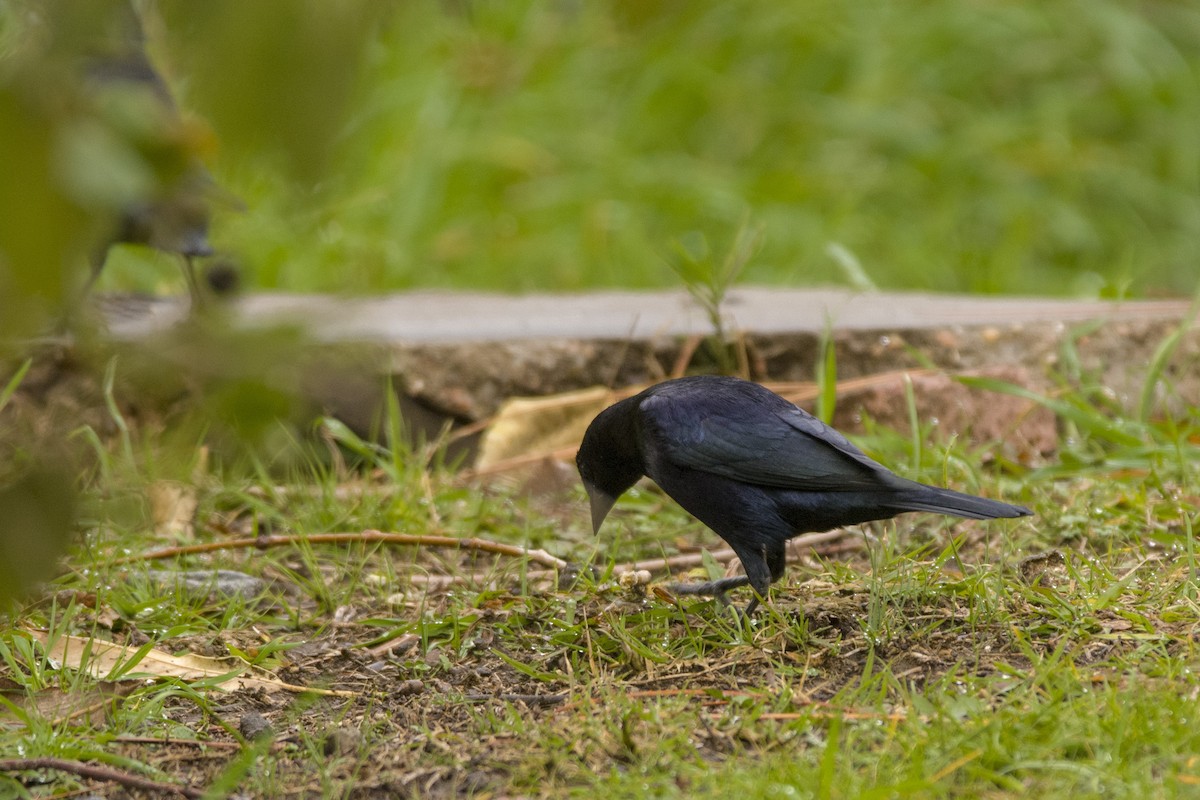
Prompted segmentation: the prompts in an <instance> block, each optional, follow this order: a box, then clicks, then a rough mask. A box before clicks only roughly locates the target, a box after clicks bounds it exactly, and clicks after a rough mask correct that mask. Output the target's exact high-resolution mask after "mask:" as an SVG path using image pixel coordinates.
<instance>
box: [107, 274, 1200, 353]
mask: <svg viewBox="0 0 1200 800" xmlns="http://www.w3.org/2000/svg"><path fill="white" fill-rule="evenodd" d="M122 302H123V304H124V307H123V308H122V309H121V310H120V311H119V313H110V315H109V319H110V330H111V331H112V333H113V334H114V335H115V336H117V337H118V338H122V339H128V338H132V339H136V338H138V337H141V336H145V335H149V334H151V333H153V332H155V331H161V330H164V329H165V328H167V327H169V326H170V325H172V324H174V323H175V322H178V321H179V320H180V319H181V318H182V317H183V316H184V315H186V306H185V305H184V304H183V303H182V302H181V301H176V300H170V299H141V300H136V299H128V300H123V301H122ZM1188 308H1189V302H1188V301H1186V300H1140V301H1127V302H1112V303H1110V302H1100V301H1075V300H1063V299H1054V298H1031V297H976V296H961V295H938V294H924V293H913V292H855V291H850V290H846V289H789V288H768V287H745V288H738V289H736V290H734V291H732V292H731V293H730V294H729V296H728V298H727V301H726V303H725V305H724V307H723V312H724V313H723V316H724V319H725V321H726V326H727V329H729V330H731V331H732V330H737V331H741V332H743V333H746V334H768V335H778V334H789V333H819V332H821V331H822V330H824V329H825V328H826V326H827V325H830V326H832V328H833V329H834V330H844V331H869V330H929V329H940V328H955V327H978V326H997V325H999V326H1009V325H1016V324H1030V323H1065V324H1072V323H1078V322H1084V321H1087V320H1092V319H1106V320H1111V321H1126V320H1148V319H1180V318H1182V317H1183V316H1184V315H1185V314H1186V313H1187V311H1188ZM230 310H231V312H232V314H233V317H234V319H235V320H236V321H238V322H239V323H242V324H249V325H255V326H258V325H264V326H271V325H279V324H290V325H299V326H301V327H302V328H303V329H304V330H305V331H306V332H307V333H308V334H309V335H310V336H311V337H312V338H313V339H316V340H318V341H323V342H369V343H374V344H385V343H387V344H438V343H463V342H472V341H475V342H500V341H511V340H531V339H552V340H568V339H571V340H646V339H652V338H655V337H662V336H687V335H694V334H700V335H704V334H708V333H711V332H712V325H711V323H710V322H709V320H708V318H707V316H706V314H705V313H704V311H703V310H702V309H701V308H700V307H699V306H697V304H696V303H695V302H694V301H693V300H692V299H691V297H690V296H689V295H688V294H687V293H686V292H682V291H659V292H596V293H590V294H570V295H568V294H561V295H550V294H542V295H524V296H510V295H495V294H482V293H473V292H410V293H404V294H394V295H387V296H384V297H367V298H352V297H331V296H324V295H297V294H281V293H264V294H253V295H249V296H246V297H243V298H240V299H238V300H236V301H234V303H233V304H232V306H231V309H230Z"/></svg>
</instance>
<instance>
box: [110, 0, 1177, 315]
mask: <svg viewBox="0 0 1200 800" xmlns="http://www.w3.org/2000/svg"><path fill="white" fill-rule="evenodd" d="M397 5H398V7H397V8H395V9H394V10H393V12H392V14H391V16H389V17H387V18H386V20H385V21H384V23H383V25H382V27H381V28H380V30H379V31H378V33H377V35H376V36H375V37H374V39H373V41H372V43H371V45H370V47H368V48H367V49H366V52H365V54H364V60H365V65H364V67H363V69H362V72H361V75H360V80H359V85H358V88H357V90H356V91H354V92H353V93H352V94H351V96H350V100H349V101H348V103H347V108H346V109H345V120H344V122H343V124H342V125H341V127H340V129H339V131H340V132H339V135H338V136H337V137H336V139H335V140H334V141H333V144H332V145H331V146H330V147H329V148H328V152H327V153H326V154H327V155H328V164H327V165H326V167H325V169H324V172H323V173H322V174H321V177H320V182H319V185H318V186H317V188H316V189H314V188H313V183H312V179H311V178H309V179H308V180H307V181H302V182H293V181H290V180H289V179H288V178H287V177H285V176H286V175H287V174H289V173H287V172H286V171H284V170H283V169H281V168H279V164H280V163H281V162H283V161H284V160H285V159H284V158H282V157H281V155H280V153H279V152H275V151H273V150H271V148H270V147H269V146H268V145H260V146H259V147H258V148H257V149H254V148H249V147H242V146H240V144H241V142H242V140H241V139H239V138H238V134H239V133H240V132H241V129H240V128H239V127H237V126H236V125H228V126H226V128H225V129H222V127H221V126H220V125H218V126H217V134H218V135H224V138H225V139H226V141H225V143H224V146H223V148H222V150H221V151H220V152H219V154H218V156H217V157H216V158H215V159H214V161H213V165H214V169H215V171H216V173H217V175H218V177H219V180H220V182H221V183H222V184H223V185H225V186H226V187H227V188H228V189H229V190H230V191H231V192H232V193H233V194H235V195H237V196H239V197H241V198H242V200H243V201H244V203H245V206H246V210H245V212H244V213H237V212H234V211H232V210H229V211H228V212H227V213H224V214H222V215H221V219H220V221H219V225H218V228H217V239H218V240H219V242H220V244H221V245H222V246H223V247H226V248H228V249H230V250H232V251H233V252H234V253H236V254H239V255H240V256H241V257H242V258H243V260H244V262H245V264H246V266H247V267H248V271H249V274H250V276H251V283H252V285H257V286H261V287H280V288H285V289H294V290H301V291H312V290H321V291H345V290H349V291H361V292H377V291H383V290H395V289H409V288H416V287H453V288H468V289H494V290H500V291H525V290H581V289H588V288H594V287H623V288H628V287H665V286H675V285H677V279H676V277H675V275H674V274H673V272H672V270H671V268H670V266H669V262H670V261H671V259H672V246H673V245H672V243H673V242H676V241H679V240H687V238H688V237H696V236H704V237H706V238H707V239H708V240H709V242H710V243H711V245H712V250H713V252H716V253H724V252H726V251H728V250H729V249H730V247H729V243H730V242H732V241H733V240H734V238H735V237H736V235H737V232H738V231H739V230H740V229H741V228H742V226H743V222H744V221H745V220H749V221H750V223H751V224H752V225H753V226H755V227H756V228H757V227H761V230H762V247H761V249H760V250H759V252H758V253H757V255H756V256H755V258H754V259H753V261H752V262H751V263H749V264H748V265H747V266H746V268H745V270H744V273H743V276H742V279H743V280H745V281H746V282H749V283H767V284H787V285H811V284H842V285H859V284H861V283H862V280H863V277H864V276H868V275H869V276H870V278H869V279H868V280H869V281H870V282H873V283H874V284H875V285H877V286H879V287H881V288H891V289H895V288H905V289H932V290H938V291H971V292H1009V293H1031V294H1067V295H1082V296H1106V297H1121V296H1153V295H1161V294H1173V295H1179V294H1189V293H1190V292H1191V291H1192V290H1193V288H1194V285H1195V265H1196V264H1195V242H1196V241H1197V239H1198V237H1200V222H1198V221H1197V220H1200V207H1198V203H1200V200H1198V199H1197V198H1198V197H1200V157H1198V156H1197V150H1196V147H1195V130H1194V128H1195V126H1194V120H1195V119H1196V117H1197V115H1200V12H1198V11H1197V10H1196V9H1195V8H1194V7H1193V6H1192V5H1191V4H1189V3H1186V2H1172V1H1170V0H1168V1H1165V2H1156V3H1143V4H1134V5H1131V4H1129V3H1125V2H1119V1H1118V0H1094V1H1093V2H1077V1H1076V0H1049V2H1043V3H1018V4H1011V3H1010V4H987V3H984V4H979V3H974V4H972V3H967V4H964V3H961V2H954V1H953V0H938V1H937V2H932V3H929V2H915V1H912V0H906V1H905V2H899V3H892V4H885V5H879V4H876V3H867V2H814V3H805V4H782V5H781V4H762V3H752V2H699V3H676V2H653V3H617V2H613V3H549V4H548V3H537V2H515V3H513V2H471V3H468V4H462V5H459V6H447V5H445V4H429V3H406V4H397ZM248 13H249V12H248ZM261 13H262V14H263V15H268V14H269V15H275V14H276V13H277V11H275V10H263V11H262V12H261ZM168 16H170V15H168ZM176 16H179V14H178V12H176ZM209 33H210V35H211V36H213V37H215V38H216V41H207V40H205V39H203V38H202V37H196V36H192V37H191V38H188V37H187V36H186V35H185V32H183V31H180V32H177V33H176V34H175V36H174V38H171V39H169V44H171V45H172V46H174V48H175V53H174V56H175V58H174V61H175V62H176V64H181V63H182V64H186V65H189V66H191V67H193V68H194V69H198V70H201V71H205V70H208V71H209V72H204V74H202V75H200V76H193V78H192V79H191V80H181V81H180V91H181V93H183V94H184V95H185V97H186V96H187V95H188V87H189V85H191V84H194V83H200V84H203V85H205V86H208V87H209V89H210V91H209V92H208V94H203V93H192V94H193V97H192V98H191V99H192V101H193V102H192V105H193V106H194V107H196V109H197V110H198V111H199V112H201V113H202V114H207V116H209V117H210V118H212V119H215V120H217V121H223V120H227V119H229V118H230V116H231V109H230V107H234V111H236V109H238V108H242V107H244V106H245V105H246V104H247V101H246V99H245V97H244V96H243V95H244V94H245V93H246V92H252V91H253V82H252V83H251V84H250V85H249V88H248V86H247V85H246V84H244V83H238V84H237V85H231V84H230V80H229V76H228V75H226V74H225V72H224V69H225V66H224V65H225V63H226V61H225V60H223V59H222V58H220V57H219V56H220V54H221V53H222V52H224V51H223V50H222V49H221V48H222V47H223V46H224V45H225V44H227V42H225V41H224V40H223V39H221V38H220V29H210V30H209ZM206 54H208V55H210V56H212V57H209V58H205V57H204V56H205V55H206ZM170 55H171V52H170V50H169V49H168V51H167V56H168V57H170ZM292 57H293V58H302V54H300V55H297V54H292ZM289 63H290V62H281V63H280V64H278V65H276V67H275V69H276V70H277V71H279V72H283V71H286V70H288V69H290V68H291V67H290V66H289ZM262 68H263V69H264V70H269V69H270V65H269V64H265V65H263V67H262ZM181 77H184V78H186V76H181ZM274 79H275V76H274V75H273V73H272V74H271V75H267V74H266V73H264V75H263V76H262V77H261V79H260V81H258V83H261V84H262V86H263V89H262V92H263V93H264V102H266V101H269V100H271V98H270V97H266V96H265V95H266V93H267V92H272V91H275V88H274V87H275V83H273V82H272V81H273V80H274ZM214 84H215V85H216V86H222V85H223V86H224V92H223V93H222V92H215V91H212V89H213V86H214ZM222 98H225V101H224V104H223V101H222ZM309 114H310V118H312V119H313V121H314V122H319V123H320V125H319V126H317V127H320V128H321V129H322V130H324V128H325V127H326V122H327V120H326V116H327V114H326V111H325V110H324V108H323V107H321V106H315V107H314V108H313V109H312V110H311V111H310V112H309ZM233 118H234V121H235V122H239V121H241V120H240V119H239V118H237V117H236V116H234V117H233ZM303 119H304V118H303V117H301V123H302V122H303ZM243 127H244V125H243ZM285 133H286V132H285V131H280V133H279V135H280V137H284V135H285ZM257 138H258V139H260V140H261V139H263V138H264V137H263V136H261V134H260V135H259V136H258V137H257ZM281 140H282V139H281ZM122 269H124V270H126V271H125V272H124V274H123V275H119V274H114V275H113V276H111V277H110V278H109V279H106V280H111V281H112V282H113V283H112V284H111V285H118V284H121V283H124V284H126V285H128V284H129V283H137V282H138V281H142V282H143V285H148V286H153V285H154V281H155V280H156V281H157V282H159V283H161V282H162V281H163V280H164V279H165V280H171V281H179V280H180V279H179V278H178V276H177V274H176V271H175V270H174V269H172V268H165V267H163V266H161V265H159V266H157V267H155V268H154V270H153V271H152V272H149V271H147V270H146V269H145V268H134V267H128V268H126V267H117V270H116V272H118V273H120V272H121V270H122ZM151 275H152V276H155V277H154V278H153V279H152V278H151ZM164 276H165V278H164Z"/></svg>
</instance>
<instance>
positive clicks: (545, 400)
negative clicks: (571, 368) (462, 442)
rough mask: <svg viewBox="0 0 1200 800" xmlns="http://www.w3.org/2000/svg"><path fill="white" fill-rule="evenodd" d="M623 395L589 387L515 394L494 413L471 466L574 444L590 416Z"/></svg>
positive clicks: (485, 466) (479, 467)
mask: <svg viewBox="0 0 1200 800" xmlns="http://www.w3.org/2000/svg"><path fill="white" fill-rule="evenodd" d="M622 396H623V395H618V394H617V393H616V392H613V391H610V390H609V389H605V388H604V387H593V388H591V389H582V390H580V391H578V392H567V393H566V394H557V395H553V396H551V397H533V398H524V397H519V398H515V399H513V400H509V401H508V402H506V403H505V404H504V405H503V406H501V407H500V410H499V411H498V412H497V413H496V417H495V419H493V420H492V424H491V425H490V426H489V427H488V429H487V431H486V432H485V433H484V435H483V441H482V442H480V446H479V456H478V457H477V458H476V459H475V469H476V470H478V471H486V470H488V469H489V468H491V467H492V466H494V465H496V464H498V463H501V462H504V461H509V460H511V459H514V458H519V457H521V456H528V455H530V454H536V453H553V452H554V451H555V450H561V449H563V448H569V447H573V446H578V444H579V442H580V441H581V440H582V439H583V432H584V431H586V430H587V426H588V425H589V424H591V421H592V419H594V418H595V416H596V415H597V414H599V413H600V412H601V411H603V410H604V409H605V408H607V407H608V406H609V405H611V404H612V403H614V402H616V401H617V400H618V399H619V398H620V397H622Z"/></svg>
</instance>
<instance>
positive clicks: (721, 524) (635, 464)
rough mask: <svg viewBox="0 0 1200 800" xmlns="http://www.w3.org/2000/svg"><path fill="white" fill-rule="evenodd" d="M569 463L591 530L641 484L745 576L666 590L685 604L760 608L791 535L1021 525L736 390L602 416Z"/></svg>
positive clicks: (736, 386) (677, 386) (748, 386)
mask: <svg viewBox="0 0 1200 800" xmlns="http://www.w3.org/2000/svg"><path fill="white" fill-rule="evenodd" d="M576 463H577V464H578V466H579V473H580V476H581V477H582V478H583V482H584V485H585V486H586V487H587V490H588V494H589V496H590V497H591V500H592V521H593V525H594V526H595V527H596V528H597V529H598V528H599V526H600V523H601V522H602V521H603V520H604V516H605V515H606V514H607V512H608V509H609V508H610V507H611V506H612V503H613V501H615V500H616V498H617V497H618V496H620V495H621V494H622V493H623V492H624V491H625V490H627V489H629V488H630V487H631V486H633V484H634V483H636V482H637V480H638V479H639V478H641V477H642V476H643V475H645V476H648V477H650V478H652V479H653V480H654V481H655V482H656V483H657V484H658V485H659V486H660V487H661V488H662V489H663V491H665V492H666V493H667V494H668V495H670V496H671V497H672V498H674V499H675V500H676V502H678V503H679V504H680V505H681V506H683V507H684V508H685V509H687V511H689V512H690V513H691V514H692V515H694V516H695V517H696V518H697V519H699V520H700V521H701V522H703V523H704V524H706V525H708V526H709V527H710V528H712V529H713V530H714V531H715V532H716V533H717V534H718V535H720V536H721V538H723V539H724V540H725V541H726V542H728V543H729V545H730V547H732V548H733V550H734V551H735V552H736V553H737V554H738V556H739V558H740V559H741V561H742V565H743V567H744V568H745V570H746V576H745V577H744V578H731V579H726V580H724V581H716V582H713V583H709V584H699V585H697V586H692V587H676V588H677V589H680V590H682V591H688V592H692V593H707V594H717V595H722V594H723V593H724V592H725V591H726V590H728V589H731V588H735V587H736V586H744V585H746V584H747V583H748V584H750V585H751V586H753V587H754V589H755V590H756V591H757V592H758V594H759V595H760V596H766V593H767V588H768V587H769V585H770V583H771V582H772V581H774V580H777V579H778V578H779V577H780V576H781V575H782V574H783V568H784V544H785V543H786V542H787V540H788V539H790V538H792V537H793V536H796V535H799V534H801V533H807V532H812V531H824V530H830V529H832V528H836V527H841V526H843V525H852V524H857V523H860V522H868V521H870V520H878V519H887V518H889V517H893V516H895V515H897V514H901V513H904V512H906V511H932V512H936V513H942V514H952V515H955V516H960V517H968V518H973V519H990V518H996V517H1020V516H1026V515H1028V514H1030V513H1031V512H1030V511H1029V510H1028V509H1026V508H1023V507H1021V506H1015V505H1010V504H1008V503H1001V502H998V501H995V500H988V499H986V498H982V497H975V496H973V495H967V494H963V493H961V492H955V491H953V490H950V489H941V488H938V487H935V486H927V485H925V484H921V483H917V482H915V481H910V480H907V479H905V478H901V477H900V476H898V475H896V474H894V473H892V472H891V471H890V470H888V469H887V468H886V467H884V466H883V465H882V464H879V463H878V462H876V461H874V460H872V459H871V458H869V457H868V456H867V455H866V454H865V453H863V452H862V451H861V450H859V449H858V448H857V447H855V446H854V445H853V444H851V443H850V442H849V441H848V440H847V439H846V437H844V436H842V435H841V434H840V433H838V432H837V431H835V430H834V429H833V428H830V427H829V426H828V425H825V424H824V423H822V422H821V421H820V420H818V419H817V418H816V417H814V416H812V415H811V414H809V413H807V412H806V411H804V410H802V409H800V408H797V407H796V406H795V405H793V404H792V403H789V402H788V401H787V400H784V399H783V398H782V397H780V396H779V395H777V394H775V393H773V392H771V391H769V390H767V389H765V388H763V387H762V386H759V385H758V384H756V383H750V382H748V381H743V380H739V379H737V378H721V377H712V376H707V377H694V378H680V379H678V380H673V381H666V382H664V383H660V384H657V385H655V386H652V387H650V388H649V389H647V390H645V391H644V392H642V393H641V394H638V395H636V396H634V397H630V398H628V399H626V400H622V401H621V402H619V403H616V404H614V405H613V406H610V407H609V408H607V409H605V410H604V411H602V412H601V413H600V414H599V415H598V416H597V417H596V419H595V420H593V421H592V424H591V426H589V428H588V431H587V433H586V435H585V436H584V439H583V443H582V445H581V446H580V448H579V455H578V456H577V458H576ZM756 603H757V598H756V599H755V600H753V601H751V603H750V606H749V609H748V610H753V608H754V606H755V605H756Z"/></svg>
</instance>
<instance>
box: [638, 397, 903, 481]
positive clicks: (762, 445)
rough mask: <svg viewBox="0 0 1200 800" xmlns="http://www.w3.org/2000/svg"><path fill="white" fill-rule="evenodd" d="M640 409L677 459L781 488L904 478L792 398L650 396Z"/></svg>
mask: <svg viewBox="0 0 1200 800" xmlns="http://www.w3.org/2000/svg"><path fill="white" fill-rule="evenodd" d="M639 410H640V412H641V414H642V418H643V420H644V423H645V424H646V425H647V426H648V428H649V432H650V433H651V435H652V437H653V441H654V443H655V444H656V445H657V446H659V447H660V448H661V450H662V453H663V455H664V456H665V457H666V458H667V459H668V460H669V461H670V462H671V463H672V464H675V465H676V466H681V467H688V468H691V469H696V470H700V471H703V472H709V473H712V474H716V475H721V476H724V477H726V478H732V479H734V480H738V481H742V482H744V483H755V484H760V485H763V486H771V487H775V488H780V489H801V490H811V491H854V490H862V489H867V490H869V489H880V488H884V487H886V486H888V484H889V483H891V482H892V481H895V482H897V483H899V482H902V481H903V479H901V478H899V477H897V476H895V475H893V474H892V473H891V472H889V471H888V470H887V469H886V468H885V467H883V466H882V465H880V464H878V463H877V462H875V461H872V460H871V459H870V458H868V457H867V455H866V454H865V453H863V452H862V451H861V450H859V449H858V448H857V447H855V446H854V445H852V444H851V443H850V442H849V441H847V439H846V437H844V436H842V435H841V434H840V433H838V432H837V431H835V430H834V429H833V428H831V427H829V426H828V425H826V424H824V423H823V422H821V421H820V420H819V419H817V418H816V417H814V416H812V415H811V414H808V413H806V412H805V411H802V410H801V409H799V408H796V407H795V406H793V405H791V404H790V403H786V402H781V403H780V404H779V405H772V406H770V407H764V406H762V405H757V404H753V405H748V406H747V405H741V404H739V405H736V406H732V405H729V406H727V405H721V406H707V407H705V408H703V410H702V411H701V410H698V409H697V408H696V407H695V406H693V405H688V404H683V403H680V402H679V401H678V399H676V398H672V397H670V396H653V397H648V398H646V400H645V401H643V402H642V404H641V407H640V409H639Z"/></svg>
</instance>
